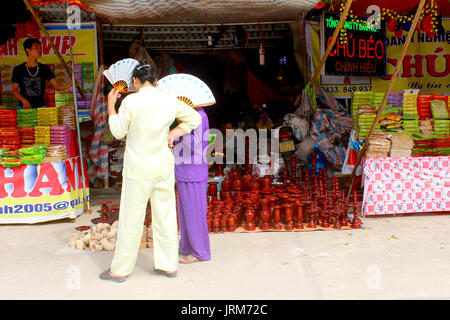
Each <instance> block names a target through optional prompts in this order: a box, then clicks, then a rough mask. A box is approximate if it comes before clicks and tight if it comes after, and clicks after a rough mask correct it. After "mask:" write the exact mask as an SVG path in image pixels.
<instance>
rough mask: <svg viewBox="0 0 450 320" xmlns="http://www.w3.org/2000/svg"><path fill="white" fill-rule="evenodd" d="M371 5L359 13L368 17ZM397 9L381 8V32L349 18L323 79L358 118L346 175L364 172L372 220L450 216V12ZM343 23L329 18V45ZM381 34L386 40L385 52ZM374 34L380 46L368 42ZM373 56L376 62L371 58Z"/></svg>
mask: <svg viewBox="0 0 450 320" xmlns="http://www.w3.org/2000/svg"><path fill="white" fill-rule="evenodd" d="M364 4H365V3H363V4H362V3H361V2H359V3H358V6H357V7H355V8H353V9H354V10H355V11H357V12H358V13H359V14H360V15H364V12H361V11H362V9H361V5H364ZM422 7H423V8H424V10H423V12H421V10H420V8H422ZM392 8H393V9H390V8H383V7H379V8H378V12H379V13H380V17H381V18H382V19H380V20H381V21H380V20H378V21H374V24H375V23H379V24H380V25H381V29H378V31H377V29H376V28H373V30H372V29H371V28H370V27H365V25H366V21H365V19H367V18H365V17H364V18H362V17H361V16H359V17H358V16H356V15H353V17H352V18H350V19H348V20H349V21H348V24H345V26H346V27H345V28H344V30H343V31H341V32H340V41H341V43H340V44H338V45H337V47H336V48H334V51H331V55H332V57H331V59H329V60H327V63H328V65H327V63H325V68H324V70H323V71H322V75H321V77H320V78H321V79H320V80H321V81H320V85H321V89H322V90H324V91H326V92H327V93H328V94H330V95H333V96H335V97H336V98H338V99H342V100H341V101H345V103H346V105H347V107H348V109H349V111H351V114H352V122H353V131H352V134H351V139H350V141H349V144H348V148H347V154H346V159H345V161H344V166H343V171H342V172H343V173H344V174H349V175H350V174H351V177H352V178H354V177H355V175H357V172H358V171H359V174H362V175H363V180H362V184H363V190H364V195H363V202H362V209H361V212H362V213H363V214H364V215H365V216H371V215H382V214H384V215H388V214H394V215H395V214H402V213H423V212H448V211H449V210H450V208H449V202H448V201H447V199H448V195H449V191H450V189H449V187H450V185H449V184H448V176H449V170H448V160H449V155H450V149H449V141H450V135H449V134H450V131H449V109H448V108H449V105H448V95H449V91H448V80H447V78H448V72H449V70H448V64H447V63H446V62H445V61H444V60H445V59H442V60H441V61H439V60H438V55H437V54H439V53H441V52H444V51H445V50H446V49H445V48H446V47H447V48H448V44H447V43H446V41H445V39H444V35H445V33H446V30H447V29H448V19H446V18H445V16H446V14H447V15H448V9H449V8H448V6H446V5H445V4H444V3H439V5H438V2H433V1H421V2H420V6H419V9H418V10H417V13H416V14H415V15H411V14H409V15H408V12H405V11H402V12H397V10H398V9H401V7H395V9H394V6H392ZM375 9H376V8H375ZM375 9H374V10H375ZM340 10H341V12H342V10H343V6H341V9H340ZM362 19H364V20H362ZM336 22H337V20H336V18H333V17H330V16H328V17H325V19H324V20H323V23H324V24H323V26H324V30H323V31H324V32H323V34H322V35H320V36H321V37H322V39H323V36H325V39H326V41H324V42H322V46H323V45H324V43H326V42H327V41H329V39H330V33H327V28H336ZM383 23H386V27H384V25H383ZM416 23H417V24H416ZM354 26H356V28H355V27H354ZM361 26H363V27H361ZM415 26H416V27H415ZM384 28H385V29H384ZM314 29H315V26H311V29H310V30H314ZM345 29H346V30H345ZM380 30H381V31H382V32H385V33H386V35H385V39H383V41H381V39H379V40H380V41H381V42H379V43H380V45H379V47H378V49H379V51H377V50H378V49H377V41H378V40H377V39H378V38H377V33H378V32H379V31H380ZM384 30H385V31H384ZM414 30H416V31H417V32H415V33H413V32H412V31H414ZM367 32H369V33H370V35H369V36H370V39H371V40H374V41H373V42H372V45H373V46H372V47H370V46H369V42H367V41H366V40H365V39H366V36H365V35H364V33H367ZM312 33H313V36H312V37H311V40H312V43H314V41H315V40H314V39H316V41H318V39H319V34H318V33H317V34H316V35H317V38H316V35H314V31H312ZM357 33H362V34H361V35H360V34H357ZM405 33H406V34H405ZM382 37H384V35H382ZM354 39H358V41H355V40H354ZM316 43H317V44H318V42H316ZM382 44H383V45H382ZM384 44H385V45H386V47H383V46H384ZM318 48H319V46H317V47H315V45H314V44H313V45H312V46H310V49H311V50H312V52H316V53H317V52H320V51H319V49H318ZM352 48H353V50H352ZM328 49H329V47H328ZM322 50H323V48H322ZM369 50H371V51H372V54H371V55H370V56H369V53H370V52H369ZM384 54H385V55H386V56H383V55H384ZM313 56H316V55H315V54H313ZM368 58H369V60H370V59H372V61H367V60H364V59H368ZM316 60H317V58H316ZM314 65H315V66H317V65H318V61H315V62H314ZM369 65H371V66H373V68H368V66H369ZM413 68H414V69H413ZM413 70H414V71H413ZM316 71H317V70H316ZM319 72H320V70H318V72H316V73H315V74H317V73H319ZM360 163H361V167H362V170H360V169H361V167H360V166H359V164H360ZM352 181H353V180H352ZM350 194H351V193H350V192H349V195H350Z"/></svg>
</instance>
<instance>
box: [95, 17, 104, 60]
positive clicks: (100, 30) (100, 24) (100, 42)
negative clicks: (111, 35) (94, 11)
mask: <svg viewBox="0 0 450 320" xmlns="http://www.w3.org/2000/svg"><path fill="white" fill-rule="evenodd" d="M96 20H97V42H98V56H99V58H100V61H99V62H100V65H104V64H105V59H104V54H103V22H102V21H101V20H100V19H99V18H97V19H96Z"/></svg>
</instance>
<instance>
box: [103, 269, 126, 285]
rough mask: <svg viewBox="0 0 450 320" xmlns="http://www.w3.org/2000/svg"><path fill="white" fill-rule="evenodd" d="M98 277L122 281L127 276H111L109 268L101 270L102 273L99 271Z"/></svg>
mask: <svg viewBox="0 0 450 320" xmlns="http://www.w3.org/2000/svg"><path fill="white" fill-rule="evenodd" d="M98 277H99V278H100V279H102V280H111V281H113V282H119V283H120V282H124V281H125V280H127V278H128V276H124V277H123V276H112V275H111V273H110V269H107V270H105V271H103V272H102V273H100V275H99V276H98Z"/></svg>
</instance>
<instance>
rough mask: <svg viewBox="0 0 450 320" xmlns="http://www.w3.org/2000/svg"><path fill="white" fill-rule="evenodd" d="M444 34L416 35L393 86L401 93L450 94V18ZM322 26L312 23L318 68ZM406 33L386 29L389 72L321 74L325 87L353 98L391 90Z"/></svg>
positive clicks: (342, 95) (337, 94)
mask: <svg viewBox="0 0 450 320" xmlns="http://www.w3.org/2000/svg"><path fill="white" fill-rule="evenodd" d="M442 25H443V27H444V29H445V33H444V34H439V35H438V34H436V36H435V37H433V38H432V39H429V38H427V37H426V35H425V34H424V33H420V34H419V33H418V32H417V31H416V32H415V33H414V35H413V39H412V42H411V44H410V45H409V47H408V50H407V52H406V55H405V58H404V59H403V63H402V67H401V69H400V73H399V77H398V78H397V80H396V82H395V85H394V87H393V89H392V91H393V92H401V91H402V90H404V89H420V90H421V92H422V93H431V92H440V93H443V94H450V20H449V19H443V20H442ZM319 32H320V31H319V26H311V43H312V49H313V63H314V67H317V66H318V65H319V62H320V57H321V53H320V52H321V50H320V40H319ZM406 35H407V33H406V32H403V35H402V36H401V37H400V38H397V37H395V35H394V34H393V33H392V32H390V31H389V30H386V64H387V65H386V73H387V76H386V77H384V78H380V77H352V76H325V75H323V74H322V76H321V86H322V88H323V89H324V90H325V91H327V92H328V93H330V94H331V95H334V96H336V97H351V94H352V92H354V91H375V92H383V91H386V90H387V87H388V85H389V79H390V78H391V77H392V74H393V73H394V70H395V67H396V65H397V63H398V60H399V59H400V54H401V50H402V48H403V44H404V43H405V41H406Z"/></svg>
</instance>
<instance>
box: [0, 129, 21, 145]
mask: <svg viewBox="0 0 450 320" xmlns="http://www.w3.org/2000/svg"><path fill="white" fill-rule="evenodd" d="M19 147H20V136H19V130H17V128H15V129H14V128H0V148H9V149H12V150H16V149H19Z"/></svg>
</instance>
